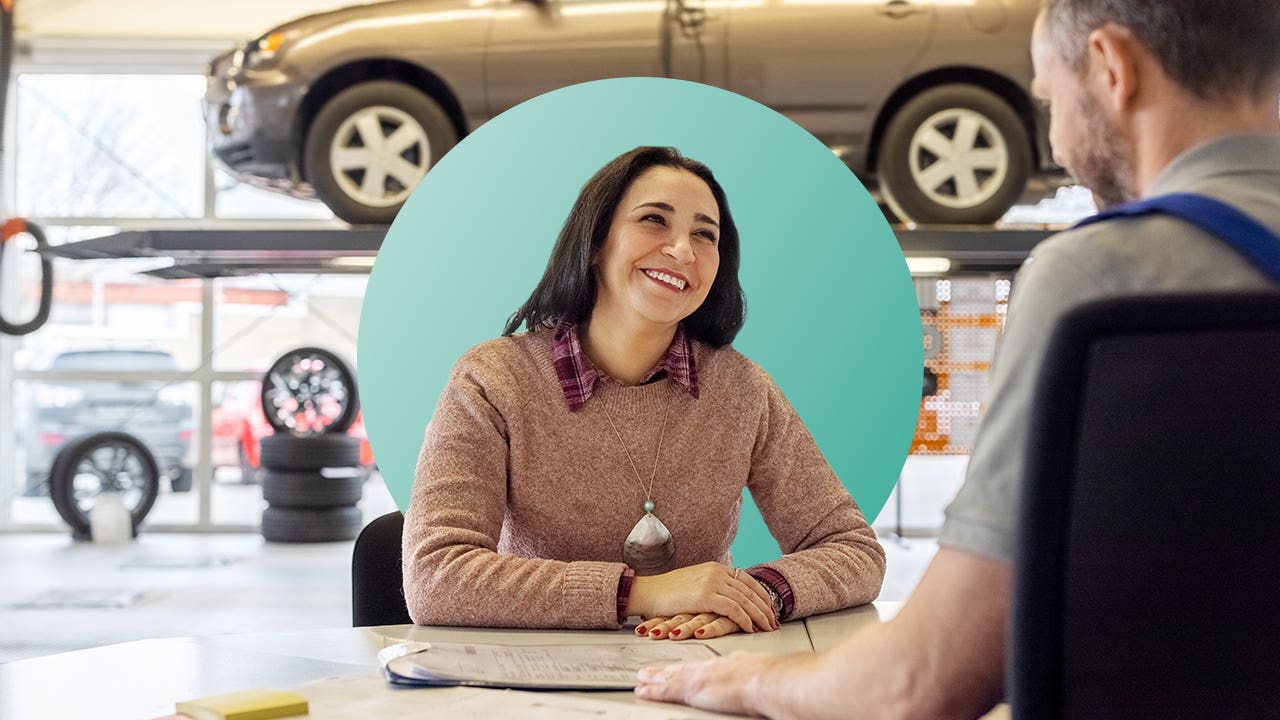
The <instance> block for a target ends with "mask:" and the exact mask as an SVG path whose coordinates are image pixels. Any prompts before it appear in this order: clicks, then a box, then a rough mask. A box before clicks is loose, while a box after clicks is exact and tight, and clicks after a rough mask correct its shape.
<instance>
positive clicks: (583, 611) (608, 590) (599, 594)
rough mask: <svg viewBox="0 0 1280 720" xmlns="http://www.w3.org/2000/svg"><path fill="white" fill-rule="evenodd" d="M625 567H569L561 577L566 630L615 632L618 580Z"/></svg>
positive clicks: (592, 564)
mask: <svg viewBox="0 0 1280 720" xmlns="http://www.w3.org/2000/svg"><path fill="white" fill-rule="evenodd" d="M626 567H627V566H626V565H624V564H623V563H607V562H571V563H569V567H568V569H567V570H566V571H565V575H564V619H565V625H564V626H565V628H567V629H569V630H598V629H602V628H617V627H618V626H619V625H620V623H619V622H618V612H617V610H618V578H619V577H620V576H621V575H622V573H623V571H624V570H625V569H626Z"/></svg>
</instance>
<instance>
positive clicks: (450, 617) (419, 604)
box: [403, 351, 626, 629]
mask: <svg viewBox="0 0 1280 720" xmlns="http://www.w3.org/2000/svg"><path fill="white" fill-rule="evenodd" d="M503 374H504V373H503V369H502V368H501V367H500V366H498V365H496V364H494V363H493V362H487V363H486V362H485V361H484V359H483V358H480V357H477V356H476V354H475V351H472V352H471V353H468V355H465V356H463V358H462V360H460V361H459V362H458V364H457V365H456V366H455V367H454V370H453V373H452V375H451V377H450V379H449V383H448V385H447V386H446V387H445V389H444V392H443V393H442V394H441V396H440V401H439V403H438V404H437V405H436V410H435V413H434V414H433V416H432V418H431V421H430V422H429V423H428V424H427V429H426V437H425V440H424V442H423V445H422V451H421V453H420V454H419V456H418V463H417V468H416V471H415V479H414V486H413V493H412V496H411V499H410V501H409V510H408V512H407V513H406V514H405V525H404V537H403V550H404V553H403V562H404V595H405V600H406V601H407V604H408V608H409V615H410V617H412V618H413V621H414V622H415V623H418V624H419V625H469V626H487V627H519V628H569V629H588V628H617V627H618V626H619V620H618V613H617V607H616V605H617V594H618V583H619V580H620V578H621V577H622V573H623V571H624V570H625V569H626V566H625V565H624V564H622V563H607V562H562V561H558V560H545V559H536V558H525V557H517V556H512V555H500V554H499V553H498V551H497V547H498V538H499V535H500V533H501V531H502V523H503V517H504V515H505V513H506V504H507V477H508V476H507V463H508V455H509V452H508V448H509V445H508V436H507V421H506V419H505V417H504V414H503V412H502V410H500V409H499V408H506V409H508V411H509V409H510V408H511V407H514V405H512V404H511V403H510V402H503V401H502V398H501V395H502V392H501V391H500V390H495V389H494V388H495V386H499V385H501V383H500V382H497V383H495V382H487V381H486V378H488V379H489V380H490V381H492V380H493V379H494V378H495V376H496V377H501V376H502V375H503Z"/></svg>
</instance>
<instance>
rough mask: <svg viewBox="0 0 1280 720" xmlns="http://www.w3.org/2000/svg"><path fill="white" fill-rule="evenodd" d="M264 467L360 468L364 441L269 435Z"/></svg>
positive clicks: (265, 442) (264, 446)
mask: <svg viewBox="0 0 1280 720" xmlns="http://www.w3.org/2000/svg"><path fill="white" fill-rule="evenodd" d="M261 465H262V467H263V468H265V469H268V470H319V469H320V468H346V467H358V466H359V465H360V441H359V440H356V439H355V438H353V437H351V436H350V435H313V436H311V437H294V436H292V435H288V434H281V435H268V436H266V437H264V438H262V456H261Z"/></svg>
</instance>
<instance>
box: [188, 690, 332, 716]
mask: <svg viewBox="0 0 1280 720" xmlns="http://www.w3.org/2000/svg"><path fill="white" fill-rule="evenodd" d="M176 709H177V711H178V712H179V713H181V714H183V715H186V716H187V717H189V718H191V719H192V720H272V718H285V717H294V716H296V715H306V714H307V712H308V709H307V699H306V698H304V697H302V696H301V695H299V694H298V693H295V692H289V691H288V690H243V691H241V692H233V693H227V694H226V695H213V696H210V697H206V698H198V699H196V700H187V701H184V702H180V703H178V704H177V708H176Z"/></svg>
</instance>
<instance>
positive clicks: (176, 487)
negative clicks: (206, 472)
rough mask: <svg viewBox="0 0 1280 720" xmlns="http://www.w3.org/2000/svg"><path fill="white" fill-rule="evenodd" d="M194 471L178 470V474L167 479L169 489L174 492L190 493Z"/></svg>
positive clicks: (185, 468)
mask: <svg viewBox="0 0 1280 720" xmlns="http://www.w3.org/2000/svg"><path fill="white" fill-rule="evenodd" d="M194 476H195V471H194V470H192V469H191V468H189V467H184V468H178V474H177V475H176V476H174V477H171V478H170V479H169V489H170V490H172V491H174V492H191V484H192V479H193V478H194Z"/></svg>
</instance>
